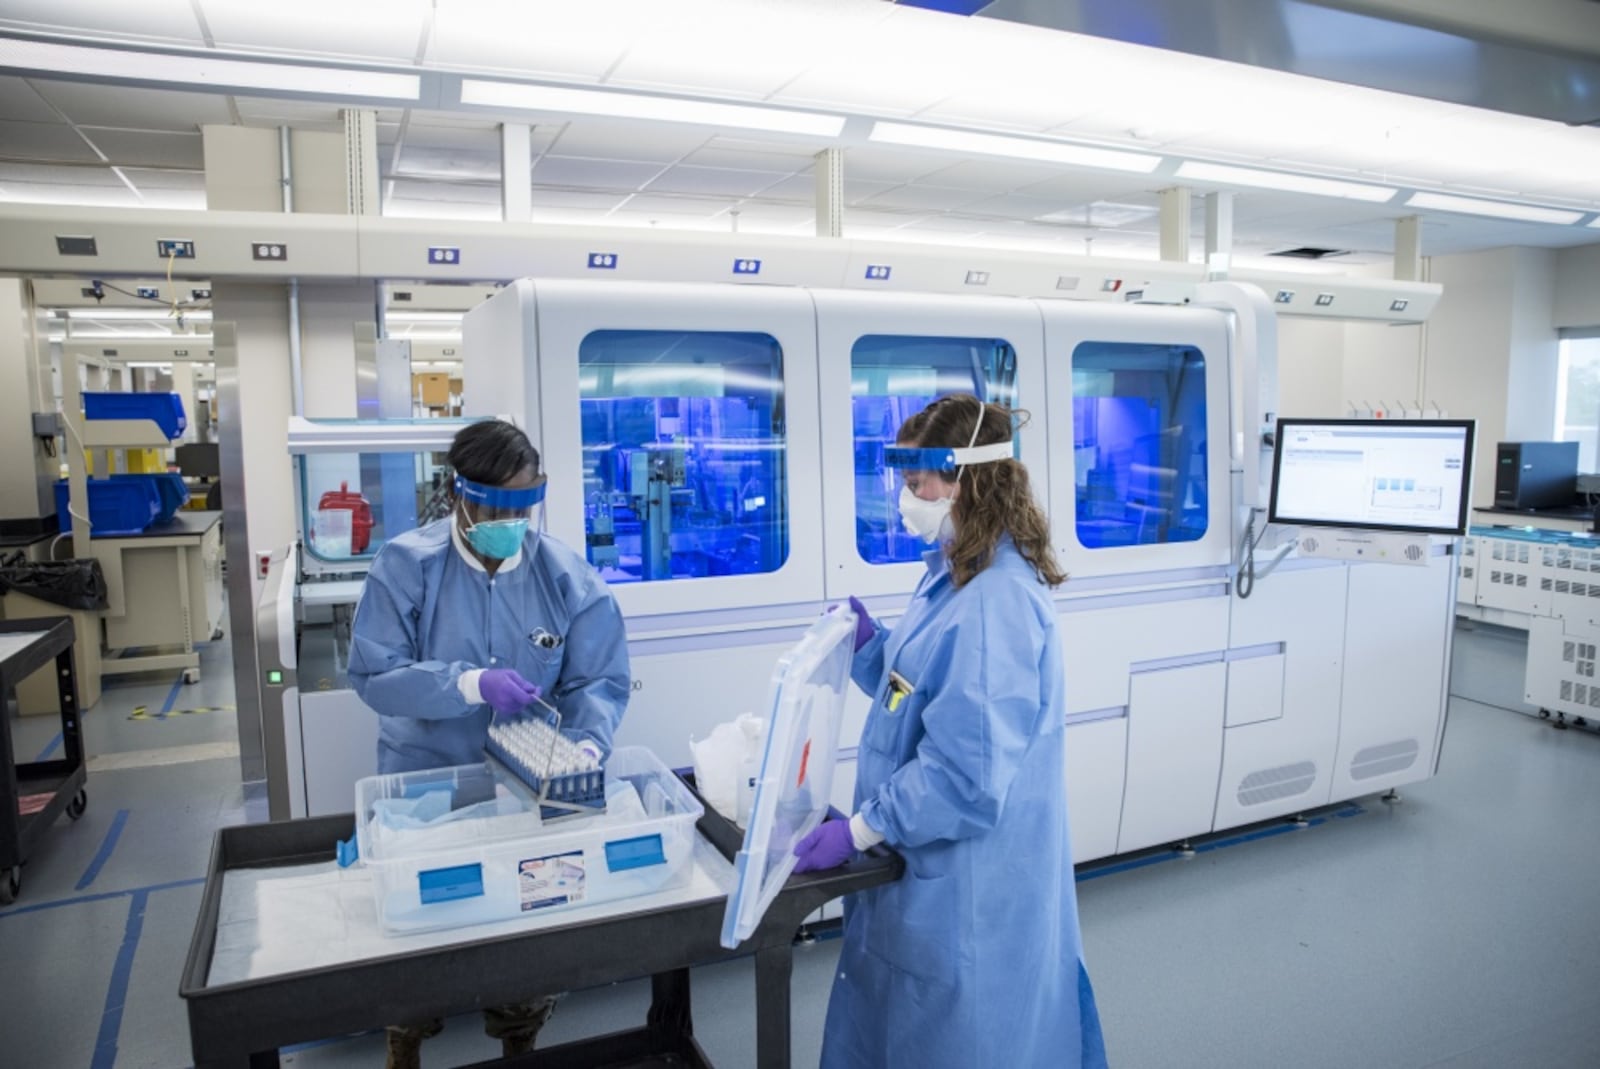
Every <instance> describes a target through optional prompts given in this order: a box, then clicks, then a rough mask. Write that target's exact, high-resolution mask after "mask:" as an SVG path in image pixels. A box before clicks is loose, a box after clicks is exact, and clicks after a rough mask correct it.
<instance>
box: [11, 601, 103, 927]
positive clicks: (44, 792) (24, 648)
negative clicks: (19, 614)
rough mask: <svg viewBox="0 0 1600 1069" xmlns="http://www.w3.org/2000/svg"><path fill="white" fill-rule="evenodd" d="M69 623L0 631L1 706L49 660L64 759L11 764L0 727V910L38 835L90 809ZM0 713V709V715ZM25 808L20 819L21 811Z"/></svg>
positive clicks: (15, 625)
mask: <svg viewBox="0 0 1600 1069" xmlns="http://www.w3.org/2000/svg"><path fill="white" fill-rule="evenodd" d="M72 639H73V629H72V621H71V620H69V619H57V620H53V621H52V620H9V621H6V622H4V623H0V699H3V700H9V698H10V697H11V694H12V692H13V691H14V690H15V689H16V686H17V684H18V683H19V682H21V681H22V680H24V679H26V678H28V677H29V676H31V675H32V674H33V673H35V672H37V671H38V670H39V669H41V668H43V667H44V666H45V665H46V664H49V663H50V662H51V661H52V660H53V661H55V663H56V687H57V689H58V690H59V692H60V696H61V742H62V745H63V746H64V748H65V752H66V755H65V756H64V757H59V758H56V759H55V760H52V761H33V762H30V763H26V764H17V763H16V755H15V754H14V753H13V752H12V745H11V725H10V724H9V723H5V724H0V905H9V904H10V903H11V902H12V901H13V900H15V899H16V897H17V893H18V892H19V891H20V890H21V886H22V863H23V862H24V861H26V860H27V858H28V854H29V853H30V852H32V850H33V847H34V846H35V844H37V843H38V841H39V839H40V837H41V836H43V835H44V833H45V830H46V829H47V828H49V827H50V825H51V824H54V823H55V820H56V817H57V816H59V815H60V814H61V813H63V812H64V813H66V814H67V816H68V817H70V818H72V819H73V820H77V819H78V818H79V817H81V816H83V811H84V809H85V808H86V807H87V806H88V804H89V796H88V793H87V792H86V791H85V790H84V784H85V782H86V781H87V779H88V773H87V771H86V769H85V766H84V761H83V736H82V734H81V733H80V731H79V725H78V677H77V673H76V671H75V670H74V668H73V666H72ZM4 709H5V706H4V705H3V704H0V713H3V711H4ZM24 803H26V809H27V811H26V812H24V811H23V806H24Z"/></svg>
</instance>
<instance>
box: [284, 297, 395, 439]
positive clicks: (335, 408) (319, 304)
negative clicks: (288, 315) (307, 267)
mask: <svg viewBox="0 0 1600 1069" xmlns="http://www.w3.org/2000/svg"><path fill="white" fill-rule="evenodd" d="M374 298H375V291H374V289H373V284H372V283H370V282H354V283H349V284H346V285H307V284H302V285H301V286H300V374H301V382H302V385H303V387H304V390H305V402H306V411H305V414H306V416H308V417H309V418H311V419H354V418H355V415H356V340H355V325H356V324H357V323H358V322H362V323H371V322H372V321H373V320H374V318H375V316H376V312H375V307H376V305H375V303H374Z"/></svg>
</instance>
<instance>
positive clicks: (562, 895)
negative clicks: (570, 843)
mask: <svg viewBox="0 0 1600 1069" xmlns="http://www.w3.org/2000/svg"><path fill="white" fill-rule="evenodd" d="M585 875H586V874H585V872H584V868H583V851H582V850H571V851H568V852H567V853H565V854H551V855H549V856H548V857H530V858H528V859H527V860H526V861H519V862H517V883H518V886H519V890H520V892H521V896H522V912H524V913H529V912H531V911H533V910H536V909H548V908H550V907H551V906H565V905H568V904H570V903H573V902H582V901H583V884H584V877H585Z"/></svg>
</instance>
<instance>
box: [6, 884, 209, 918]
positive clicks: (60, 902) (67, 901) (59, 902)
mask: <svg viewBox="0 0 1600 1069" xmlns="http://www.w3.org/2000/svg"><path fill="white" fill-rule="evenodd" d="M205 882H206V878H205V877H204V876H194V877H191V878H189V879H187V880H170V881H168V882H167V883H152V884H150V885H149V886H147V887H129V888H127V889H126V890H122V891H99V892H97V893H95V894H92V895H75V896H73V897H72V898H56V899H52V900H51V901H49V902H35V903H33V904H31V905H27V906H12V907H11V908H9V909H0V920H4V919H5V918H6V917H20V916H21V915H22V914H24V913H40V912H42V911H44V910H47V909H60V908H61V907H62V906H79V905H82V904H83V903H85V902H105V901H108V900H110V899H113V898H127V897H129V896H130V895H140V894H143V895H153V894H155V893H156V892H157V891H171V890H174V889H176V888H179V887H194V886H196V885H197V884H202V883H205Z"/></svg>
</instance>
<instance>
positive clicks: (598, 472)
mask: <svg viewBox="0 0 1600 1069" xmlns="http://www.w3.org/2000/svg"><path fill="white" fill-rule="evenodd" d="M578 374H579V398H580V402H579V404H580V408H581V411H582V417H583V479H584V486H583V489H584V534H585V540H586V542H587V547H588V556H589V563H591V564H593V565H594V566H595V568H597V569H599V571H600V574H601V575H603V576H604V577H605V579H606V581H607V582H609V583H637V582H654V581H656V580H661V579H695V578H701V577H704V576H714V575H752V574H757V573H763V572H774V571H777V570H778V569H779V568H780V567H782V566H783V562H784V561H785V560H786V559H787V558H788V556H789V512H788V487H787V464H786V456H785V452H784V449H785V430H784V427H785V417H784V401H783V350H782V348H781V347H780V346H779V345H778V342H777V339H775V338H773V337H772V336H771V335H768V334H759V333H737V332H722V331H715V332H711V331H705V332H701V331H660V330H601V331H595V332H594V333H592V334H590V335H589V336H588V337H586V338H584V340H583V342H582V344H580V345H579V347H578Z"/></svg>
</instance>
